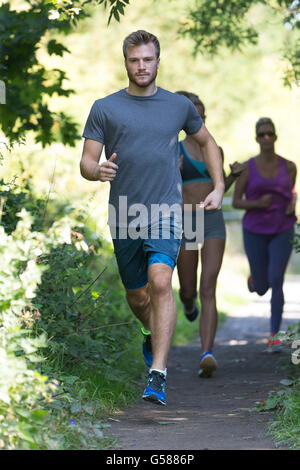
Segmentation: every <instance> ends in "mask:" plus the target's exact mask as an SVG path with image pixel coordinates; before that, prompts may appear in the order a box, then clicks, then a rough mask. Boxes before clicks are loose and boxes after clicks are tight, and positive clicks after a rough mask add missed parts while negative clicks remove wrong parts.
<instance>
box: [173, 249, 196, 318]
mask: <svg viewBox="0 0 300 470" xmlns="http://www.w3.org/2000/svg"><path fill="white" fill-rule="evenodd" d="M198 258H199V253H198V250H186V249H184V248H181V249H180V252H179V256H178V259H177V272H178V278H179V283H180V291H179V295H180V299H181V301H182V303H183V305H184V308H185V310H186V312H192V311H193V310H194V308H195V298H196V297H197V268H198Z"/></svg>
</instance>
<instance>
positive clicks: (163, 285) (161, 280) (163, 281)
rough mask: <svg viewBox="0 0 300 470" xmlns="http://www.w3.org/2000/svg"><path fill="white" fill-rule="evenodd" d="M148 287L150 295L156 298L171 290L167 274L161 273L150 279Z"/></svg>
mask: <svg viewBox="0 0 300 470" xmlns="http://www.w3.org/2000/svg"><path fill="white" fill-rule="evenodd" d="M149 286H150V290H151V293H152V295H155V296H158V297H160V296H164V295H166V294H167V293H168V292H169V291H170V290H171V288H172V284H171V278H170V275H169V273H167V272H163V271H162V272H157V273H156V274H155V275H153V276H151V277H150V279H149Z"/></svg>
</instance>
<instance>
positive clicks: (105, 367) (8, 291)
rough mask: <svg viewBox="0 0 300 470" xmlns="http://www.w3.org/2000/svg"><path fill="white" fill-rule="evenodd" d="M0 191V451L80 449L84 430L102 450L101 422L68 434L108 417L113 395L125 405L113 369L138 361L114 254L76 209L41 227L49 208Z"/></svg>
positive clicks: (14, 190) (23, 194)
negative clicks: (95, 236) (103, 415)
mask: <svg viewBox="0 0 300 470" xmlns="http://www.w3.org/2000/svg"><path fill="white" fill-rule="evenodd" d="M0 190H1V195H2V198H3V199H2V201H5V205H4V204H3V207H5V210H3V212H5V214H4V215H3V217H2V220H1V222H0V256H1V259H2V264H1V267H0V341H1V344H0V367H1V376H0V447H2V448H5V449H29V448H30V449H40V448H59V449H66V448H74V447H72V445H73V446H74V445H75V442H82V447H83V448H86V444H84V442H86V436H85V437H84V435H82V432H83V431H82V429H86V433H87V434H91V435H93V436H94V437H93V439H94V441H93V442H95V440H96V441H97V439H98V441H99V439H100V437H101V436H102V435H103V433H102V431H101V430H100V428H99V425H97V426H98V427H97V426H96V424H97V422H98V421H96V422H95V424H91V428H89V427H86V426H85V427H84V426H83V427H82V426H77V427H76V426H74V427H72V428H69V424H68V422H69V419H68V416H69V415H72V414H74V413H75V414H76V413H77V414H78V418H80V419H81V421H82V422H86V419H87V417H86V416H85V414H86V413H88V412H89V411H90V410H91V409H92V410H93V416H94V414H97V410H98V409H102V411H103V409H106V406H107V405H105V404H104V402H105V400H106V403H107V404H108V403H109V401H110V400H112V401H113V400H114V399H113V394H112V392H111V387H115V391H116V396H118V399H119V400H122V399H125V400H127V398H129V396H130V393H132V392H131V391H130V390H129V389H130V387H128V392H129V393H127V392H126V393H127V396H126V397H125V394H123V392H121V391H120V390H123V386H122V387H120V384H121V385H122V384H123V381H124V377H123V375H124V374H123V372H121V371H120V370H119V367H122V365H120V364H122V359H123V358H124V361H125V358H126V354H125V353H126V352H128V351H129V350H130V355H131V357H132V358H133V357H134V355H132V350H134V349H135V342H134V341H133V337H136V330H137V326H136V323H137V322H136V321H135V320H134V319H133V316H132V314H131V313H130V312H129V309H128V307H127V304H126V303H125V302H124V291H123V289H122V287H121V282H120V279H119V275H118V272H117V267H116V264H115V263H114V262H112V257H113V254H112V250H111V248H110V245H108V244H107V243H106V242H102V243H100V242H99V241H97V242H95V241H93V242H91V240H89V236H88V234H87V233H85V234H84V235H83V233H81V232H83V231H84V230H83V222H82V221H83V215H82V212H81V209H80V208H79V209H78V208H72V207H71V206H65V210H64V211H63V210H62V208H61V207H59V208H58V214H59V216H57V217H55V215H54V213H55V209H53V208H52V209H51V210H52V212H53V217H52V219H53V220H55V219H56V220H55V222H54V223H51V224H49V217H48V218H47V219H48V222H47V227H46V224H45V218H44V213H45V207H46V203H45V202H44V201H42V200H39V199H38V198H36V197H35V196H34V194H32V188H31V186H30V184H29V183H28V182H25V184H24V187H17V186H16V185H4V183H3V182H2V184H1V187H0ZM20 205H21V206H23V208H22V210H21V211H20V210H18V209H20ZM25 207H26V208H27V209H25ZM47 209H48V208H47ZM29 211H30V212H29ZM63 213H65V214H66V213H67V215H64V216H61V214H63ZM41 214H42V215H41ZM34 227H36V228H37V229H38V230H34ZM133 352H134V351H133ZM122 356H123V358H122ZM126 362H127V360H126ZM140 362H141V363H142V361H140ZM132 363H134V359H132ZM116 365H117V367H116ZM136 365H137V367H136V368H134V370H135V373H136V370H138V369H139V366H138V364H136ZM83 384H86V385H85V386H83ZM113 384H115V385H113ZM88 389H89V390H88ZM99 389H100V395H101V399H99ZM89 394H90V395H89ZM105 396H106V398H105ZM110 397H111V398H110ZM103 400H104V401H103ZM76 419H77V417H76ZM71 421H72V420H71ZM90 422H91V423H92V421H91V420H90ZM95 426H96V427H95ZM100 427H101V426H100ZM62 433H63V434H65V436H64V435H62ZM68 436H69V437H68ZM70 436H72V440H73V444H71V443H70V442H67V441H66V439H69V438H70V439H71V437H70ZM93 445H95V446H96V447H95V448H97V446H98V448H99V443H98V444H93Z"/></svg>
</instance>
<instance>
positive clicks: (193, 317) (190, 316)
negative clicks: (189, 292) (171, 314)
mask: <svg viewBox="0 0 300 470" xmlns="http://www.w3.org/2000/svg"><path fill="white" fill-rule="evenodd" d="M198 313H199V310H198V307H195V308H194V310H193V311H192V312H191V313H186V311H185V309H184V314H185V316H186V318H187V319H188V320H189V321H195V320H196V318H197V317H198Z"/></svg>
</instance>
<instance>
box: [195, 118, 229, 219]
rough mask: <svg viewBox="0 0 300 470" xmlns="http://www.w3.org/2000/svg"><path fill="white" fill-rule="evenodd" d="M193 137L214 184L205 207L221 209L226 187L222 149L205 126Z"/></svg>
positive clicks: (206, 199)
mask: <svg viewBox="0 0 300 470" xmlns="http://www.w3.org/2000/svg"><path fill="white" fill-rule="evenodd" d="M191 137H193V139H195V140H196V141H197V142H198V144H199V145H200V148H201V153H202V155H203V159H204V162H205V164H206V167H207V169H208V172H209V174H210V176H211V178H212V180H213V184H214V190H213V191H212V192H211V193H210V194H209V195H208V196H207V197H206V198H205V201H204V207H205V208H206V209H211V210H212V209H221V206H222V199H223V194H224V188H225V185H224V178H223V162H222V157H221V153H220V149H219V147H218V146H217V144H216V142H215V139H214V138H213V136H212V135H211V134H210V133H209V132H208V130H207V128H206V127H205V125H204V124H203V125H202V127H201V129H200V130H199V131H198V132H196V134H192V135H191Z"/></svg>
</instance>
